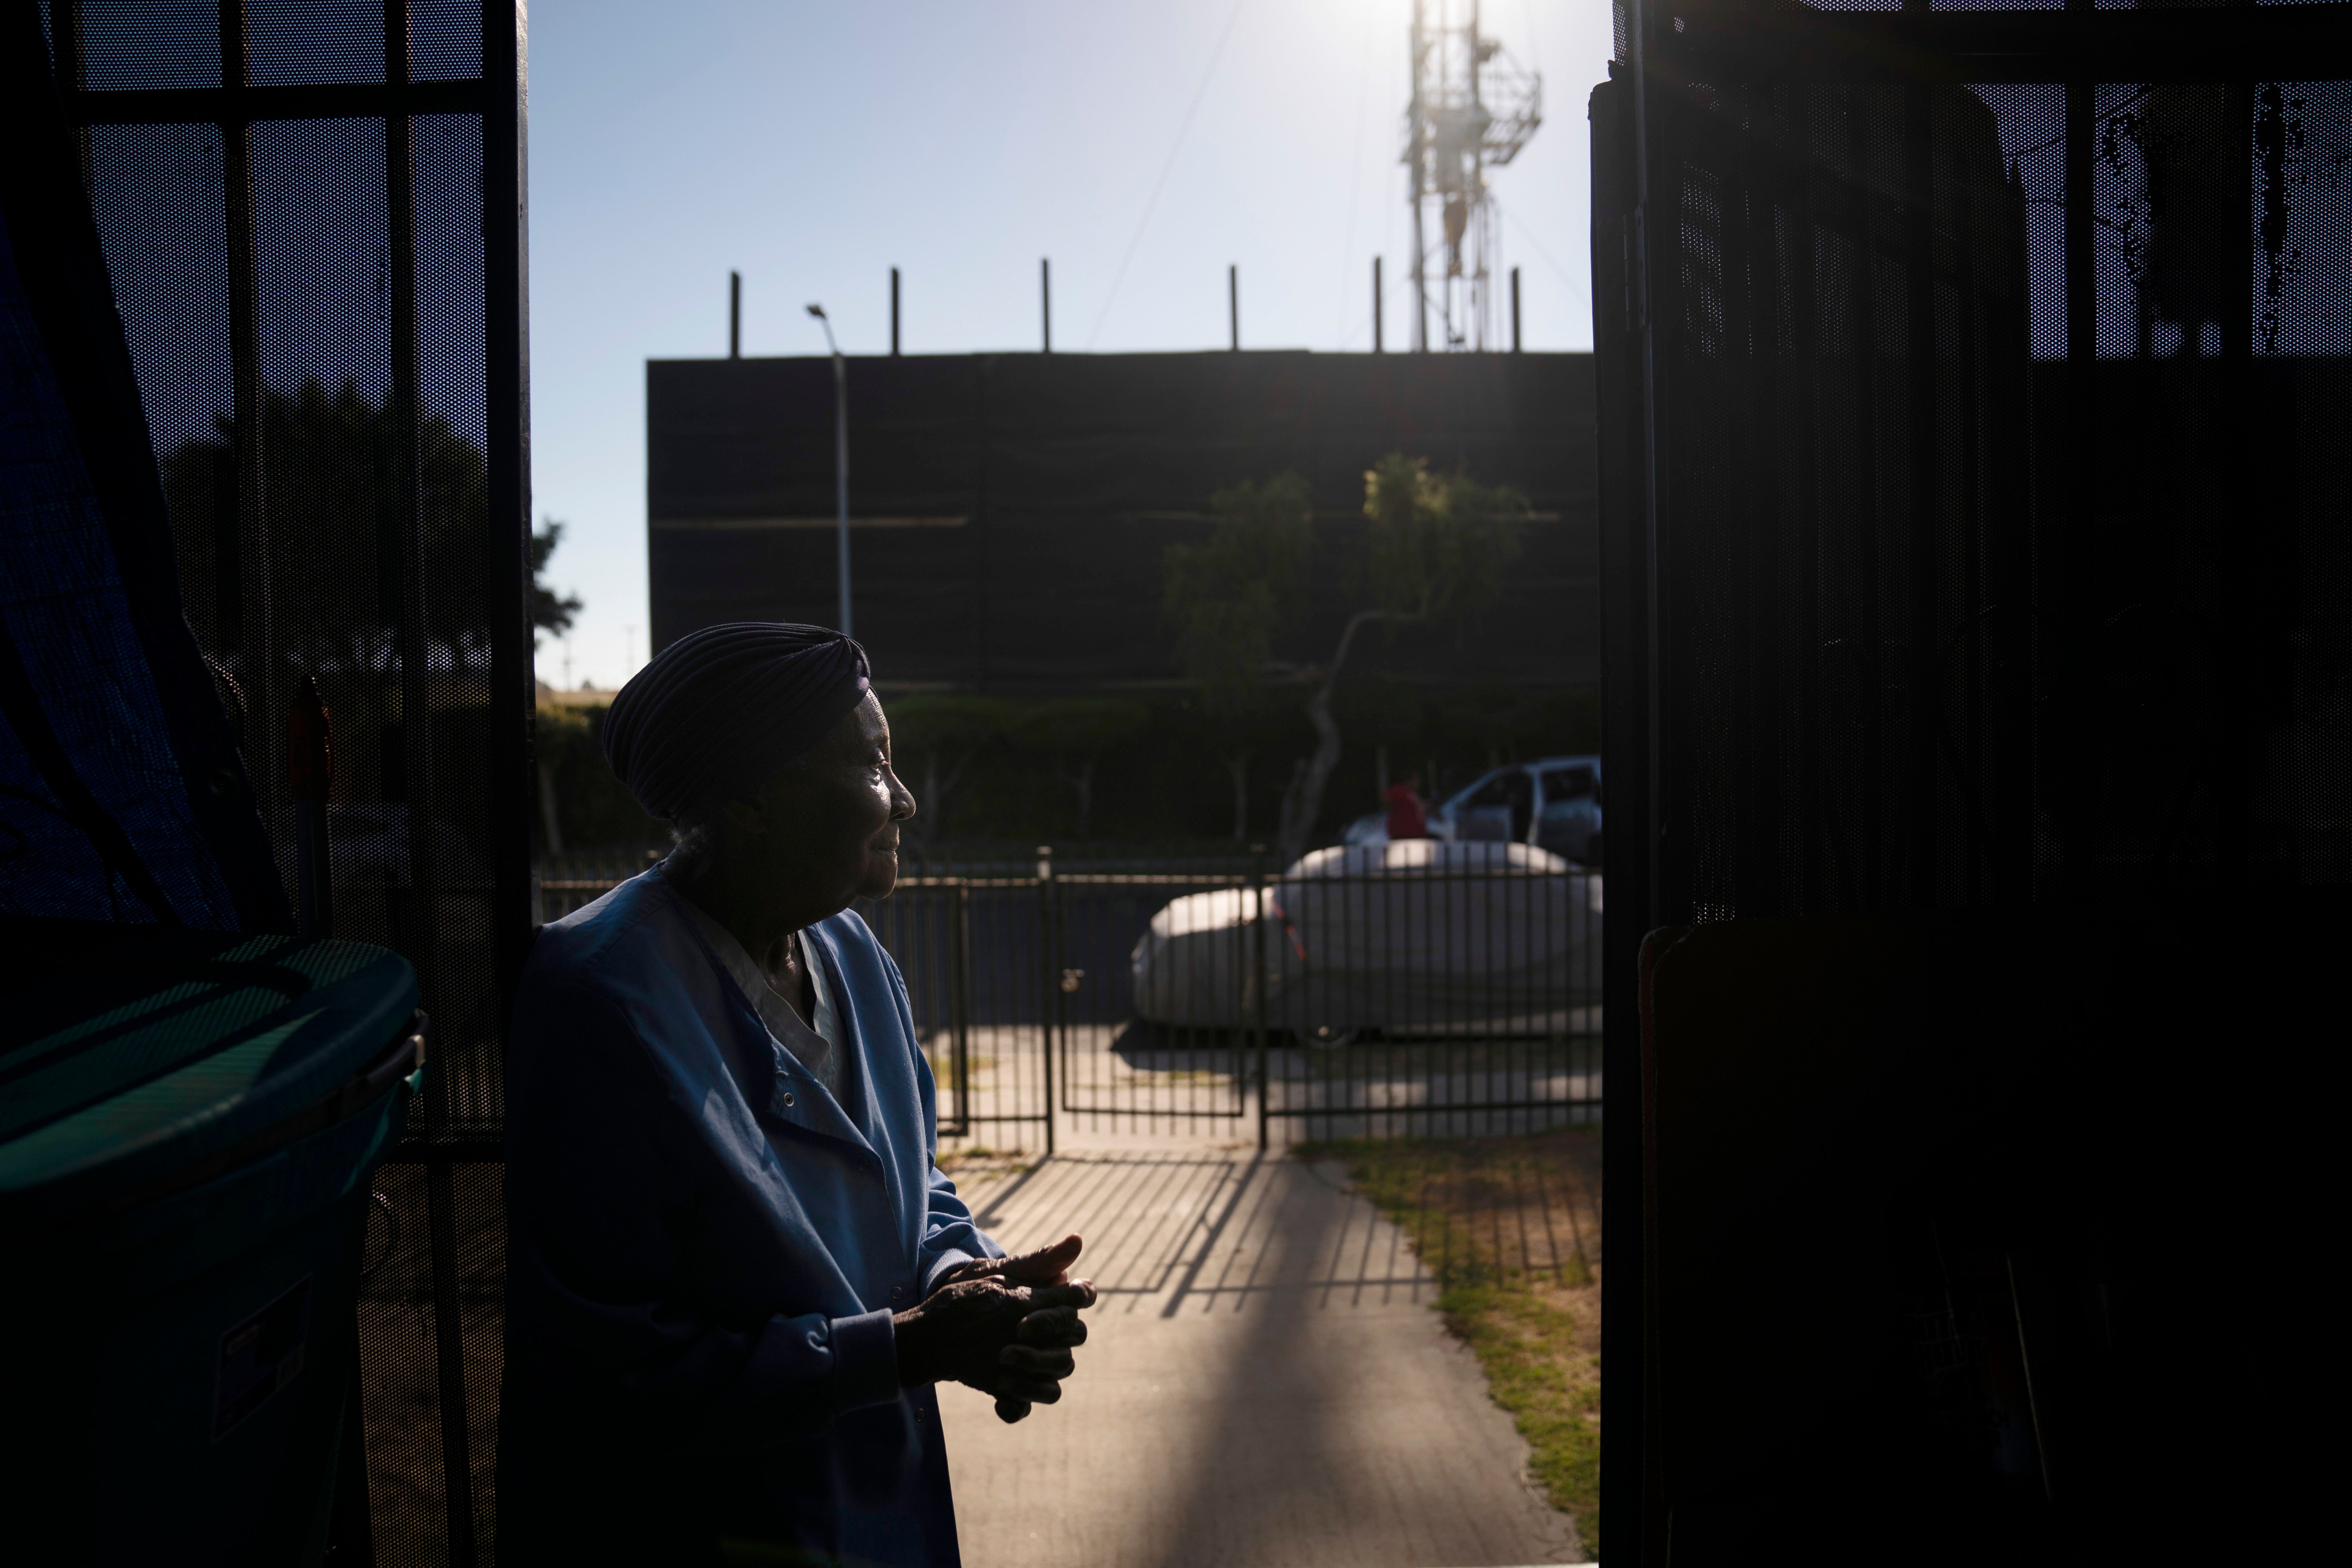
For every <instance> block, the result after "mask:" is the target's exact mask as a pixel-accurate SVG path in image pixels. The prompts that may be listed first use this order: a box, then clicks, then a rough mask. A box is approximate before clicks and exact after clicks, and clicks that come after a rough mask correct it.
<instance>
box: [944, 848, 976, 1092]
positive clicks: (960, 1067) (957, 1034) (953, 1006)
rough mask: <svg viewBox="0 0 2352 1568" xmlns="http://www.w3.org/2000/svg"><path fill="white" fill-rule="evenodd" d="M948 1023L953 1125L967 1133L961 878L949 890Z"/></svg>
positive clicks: (965, 902) (967, 953)
mask: <svg viewBox="0 0 2352 1568" xmlns="http://www.w3.org/2000/svg"><path fill="white" fill-rule="evenodd" d="M949 891H950V894H951V895H952V902H951V904H950V909H949V911H948V912H949V914H950V916H951V923H950V926H949V930H948V948H949V955H948V967H949V971H950V976H951V978H950V982H949V991H948V1016H949V1019H950V1024H949V1026H950V1028H951V1029H952V1030H953V1031H954V1036H953V1038H954V1042H955V1043H954V1046H953V1047H952V1048H953V1050H954V1052H955V1058H954V1059H955V1107H956V1125H957V1126H958V1127H959V1128H961V1129H962V1130H963V1132H964V1134H965V1135H966V1136H967V1137H969V1136H970V1135H971V885H970V884H968V883H967V882H965V881H964V880H963V879H961V877H959V878H957V879H955V880H954V883H953V885H952V886H951V887H950V889H949Z"/></svg>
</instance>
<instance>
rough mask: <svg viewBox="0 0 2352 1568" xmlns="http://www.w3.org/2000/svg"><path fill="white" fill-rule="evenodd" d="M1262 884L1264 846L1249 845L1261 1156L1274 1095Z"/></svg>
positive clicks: (1253, 1026)
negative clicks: (1268, 1051) (1267, 1031)
mask: <svg viewBox="0 0 2352 1568" xmlns="http://www.w3.org/2000/svg"><path fill="white" fill-rule="evenodd" d="M1265 881H1266V879H1265V845H1263V844H1253V845H1251V846H1250V869H1249V887H1250V899H1251V918H1250V921H1249V935H1250V956H1249V963H1250V967H1249V969H1248V971H1247V972H1246V973H1248V974H1249V976H1250V985H1249V988H1248V993H1249V994H1250V995H1251V996H1252V997H1254V998H1255V1006H1253V1007H1252V1008H1251V1009H1250V1025H1251V1032H1252V1034H1253V1035H1254V1036H1255V1046H1256V1047H1257V1049H1256V1055H1257V1147H1258V1152H1260V1153H1264V1152H1265V1149H1266V1143H1267V1135H1266V1122H1267V1121H1268V1119H1269V1118H1270V1117H1271V1116H1272V1115H1273V1106H1272V1105H1271V1103H1270V1097H1271V1096H1272V1094H1273V1092H1274V1090H1273V1088H1272V1086H1271V1084H1270V1083H1269V1082H1268V1074H1267V1072H1266V1066H1267V1063H1266V1039H1265V939H1266V930H1265V900H1266V886H1265ZM1236 1065H1238V1064H1236ZM1240 1077H1241V1074H1240V1073H1238V1072H1237V1073H1235V1074H1234V1078H1235V1079H1239V1078H1240Z"/></svg>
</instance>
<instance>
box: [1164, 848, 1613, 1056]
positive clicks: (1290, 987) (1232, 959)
mask: <svg viewBox="0 0 2352 1568" xmlns="http://www.w3.org/2000/svg"><path fill="white" fill-rule="evenodd" d="M1264 896H1265V911H1264V912H1265V918H1264V920H1263V921H1259V920H1258V919H1257V915H1258V902H1257V900H1258V898H1259V894H1258V893H1257V892H1256V891H1255V890H1254V889H1247V888H1221V889H1216V890H1215V891H1213V892H1206V893H1193V894H1191V895H1188V896H1187V897H1184V898H1181V899H1178V900H1175V901H1174V902H1172V903H1171V904H1169V905H1168V906H1167V907H1166V908H1165V909H1162V910H1160V912H1159V913H1157V914H1155V915H1153V916H1152V918H1151V922H1150V925H1149V926H1148V927H1147V928H1146V929H1145V931H1144V933H1143V935H1142V936H1141V937H1140V938H1139V939H1138V940H1137V942H1136V944H1135V949H1134V952H1132V954H1131V955H1130V957H1129V965H1130V973H1131V978H1132V980H1133V983H1134V995H1135V1005H1136V1011H1137V1013H1138V1014H1139V1015H1140V1016H1142V1017H1143V1018H1144V1019H1145V1020H1146V1021H1147V1022H1151V1023H1158V1024H1168V1025H1177V1026H1189V1027H1195V1028H1213V1029H1234V1028H1244V1027H1248V1026H1251V1025H1253V1024H1254V1023H1255V1022H1256V1021H1257V1018H1258V1016H1259V1013H1258V992H1257V986H1258V978H1259V976H1260V974H1263V975H1264V977H1265V1022H1266V1024H1267V1025H1268V1026H1272V1027H1275V1028H1279V1029H1286V1030H1288V1031H1290V1032H1292V1033H1294V1034H1296V1035H1298V1036H1299V1037H1303V1038H1308V1039H1318V1040H1334V1039H1344V1038H1347V1037H1350V1036H1353V1035H1355V1034H1358V1033H1360V1032H1361V1031H1364V1030H1367V1029H1379V1030H1381V1031H1382V1032H1383V1033H1384V1034H1387V1035H1390V1036H1398V1035H1414V1036H1443V1035H1475V1036H1481V1037H1487V1036H1494V1035H1498V1034H1504V1035H1529V1034H1534V1035H1547V1034H1554V1033H1559V1032H1562V1031H1564V1030H1566V1029H1567V1028H1568V1027H1569V1015H1570V1012H1571V1011H1572V1010H1573V1009H1576V1008H1579V1007H1589V1006H1591V1005H1594V1004H1596V1003H1598V1002H1599V1000H1600V985H1601V968H1600V948H1601V877H1600V875H1599V874H1598V873H1595V872H1585V871H1578V870H1577V869H1576V868H1574V867H1572V866H1570V864H1569V862H1568V861H1566V860H1565V859H1563V858H1560V857H1559V856H1558V855H1555V854H1553V853H1551V852H1550V851H1549V850H1547V849H1542V848H1538V847H1535V846H1533V845H1528V844H1507V843H1494V842H1487V841H1479V840H1472V841H1469V842H1462V843H1457V842H1453V841H1450V840H1446V839H1437V838H1423V839H1410V840H1402V841H1400V842H1397V843H1394V844H1371V845H1354V846H1342V847H1336V848H1330V849H1318V850H1317V851H1316V852H1315V853H1314V854H1311V855H1309V856H1307V858H1305V859H1303V860H1301V861H1299V862H1298V863H1297V865H1295V866H1293V867H1291V868H1289V869H1288V870H1287V871H1286V872H1284V873H1283V874H1282V876H1281V877H1280V878H1279V879H1276V882H1275V883H1274V885H1273V886H1272V887H1270V888H1269V889H1266V890H1265V895H1264ZM1253 929H1255V930H1256V931H1257V932H1258V933H1259V935H1258V946H1259V947H1260V948H1261V949H1262V951H1261V952H1257V953H1253V952H1252V942H1251V940H1250V932H1251V931H1252V930H1253Z"/></svg>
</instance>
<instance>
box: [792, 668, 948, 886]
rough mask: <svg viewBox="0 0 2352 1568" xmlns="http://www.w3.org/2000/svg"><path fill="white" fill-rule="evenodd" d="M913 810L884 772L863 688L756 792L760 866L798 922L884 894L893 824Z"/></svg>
mask: <svg viewBox="0 0 2352 1568" xmlns="http://www.w3.org/2000/svg"><path fill="white" fill-rule="evenodd" d="M914 815H915V797H914V796H913V795H909V794H908V793H907V786H906V785H905V784H900V783H899V782H898V774H897V773H895V772H893V771H892V770H891V766H890V725H889V722H888V721H887V720H886V719H884V718H883V717H882V704H881V702H880V700H877V698H876V697H875V696H874V694H873V693H871V692H868V693H866V696H865V697H864V698H863V699H862V700H859V702H858V704H857V706H856V707H855V708H853V709H851V710H849V712H848V713H847V714H846V715H845V717H844V718H843V719H842V721H841V722H840V723H838V724H836V725H835V726H834V727H833V729H832V731H830V732H829V733H828V734H827V735H826V736H825V738H824V740H823V741H821V742H818V743H817V746H816V749H815V750H814V751H813V752H810V753H809V754H808V755H807V756H806V757H804V758H803V759H802V761H801V762H800V763H798V764H796V765H795V766H793V767H792V768H790V769H788V770H787V771H786V772H785V773H783V774H782V776H781V777H779V778H778V779H777V780H776V781H775V783H774V784H771V785H770V786H769V787H768V789H767V790H766V791H765V792H763V793H762V795H761V798H760V802H759V806H758V816H759V818H760V822H759V836H760V837H761V840H762V841H763V842H764V844H765V846H766V847H767V849H768V854H767V855H766V856H765V857H763V858H765V859H767V860H768V862H769V863H768V865H767V866H766V867H765V868H763V869H764V871H765V872H766V874H767V875H769V876H771V877H773V878H774V879H776V882H777V884H778V891H779V892H780V893H781V894H782V895H783V896H784V897H785V898H786V899H787V900H789V901H790V902H791V903H792V904H793V906H794V907H795V911H796V914H799V915H800V923H805V922H806V921H815V920H822V919H824V917H825V916H826V915H832V914H838V913H839V912H840V911H841V910H845V909H847V908H848V907H849V906H850V904H851V903H852V902H853V901H854V900H858V899H879V898H884V897H887V895H888V893H889V891H890V889H892V888H893V887H895V886H896V885H897V884H898V825H899V824H900V823H902V822H904V821H906V820H907V819H908V817H910V816H914ZM819 905H822V906H823V909H822V910H821V912H813V913H802V912H801V911H803V910H816V908H817V906H819Z"/></svg>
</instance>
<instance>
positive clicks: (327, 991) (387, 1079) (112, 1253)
mask: <svg viewBox="0 0 2352 1568" xmlns="http://www.w3.org/2000/svg"><path fill="white" fill-rule="evenodd" d="M14 947H15V951H13V952H11V953H10V955H9V958H10V962H9V965H8V971H7V973H8V979H7V981H6V983H5V984H0V1007H5V1014H0V1017H4V1018H5V1026H6V1032H5V1035H0V1244H5V1253H0V1256H5V1258H6V1259H7V1266H6V1283H5V1289H0V1325H5V1338H0V1343H5V1345H6V1346H7V1347H8V1351H7V1356H6V1359H7V1361H8V1362H9V1363H12V1364H11V1365H10V1370H9V1372H8V1373H7V1375H6V1384H7V1388H8V1397H7V1405H8V1409H9V1415H10V1425H11V1427H12V1428H13V1432H12V1436H13V1437H14V1439H15V1441H14V1442H12V1444H11V1447H14V1448H16V1452H17V1453H18V1455H19V1456H20V1457H21V1458H20V1459H19V1460H18V1461H17V1462H16V1463H14V1464H12V1465H10V1466H7V1467H0V1474H5V1480H0V1495H5V1496H6V1498H7V1503H6V1510H5V1512H6V1518H7V1519H8V1520H9V1521H11V1522H10V1525H9V1526H7V1527H5V1528H7V1529H8V1531H9V1533H10V1535H11V1536H13V1537H14V1538H15V1540H14V1544H15V1545H18V1546H30V1545H31V1544H32V1541H33V1539H35V1538H37V1539H39V1540H40V1542H41V1544H40V1545H39V1546H38V1547H37V1548H35V1549H34V1550H35V1552H36V1556H35V1557H26V1558H24V1559H22V1560H23V1561H26V1562H31V1561H35V1560H36V1557H37V1560H38V1561H40V1562H43V1563H108V1564H112V1563H141V1564H152V1563H173V1564H175V1565H177V1564H187V1565H194V1564H199V1563H221V1564H232V1563H233V1564H239V1565H243V1564H278V1563H287V1564H294V1563H317V1562H319V1561H320V1559H321V1558H322V1557H323V1556H324V1554H325V1552H326V1549H327V1543H328V1537H329V1528H330V1523H331V1519H332V1517H333V1511H334V1486H335V1479H336V1476H337V1474H338V1464H339V1447H340V1444H341V1438H342V1435H343V1433H344V1431H345V1429H346V1427H345V1406H346V1403H347V1400H348V1398H349V1395H350V1393H351V1390H352V1388H353V1387H354V1386H355V1380H354V1378H353V1375H352V1373H353V1363H352V1358H353V1357H354V1356H355V1355H356V1353H357V1350H356V1346H357V1339H356V1335H355V1333H354V1331H353V1325H352V1309H353V1301H354V1297H355V1295H356V1292H357V1289H358V1280H359V1271H360V1268H361V1258H360V1249H361V1245H362V1237H363V1236H364V1234H365V1228H366V1217H367V1203H368V1194H369V1192H370V1190H371V1189H370V1179H371V1177H372V1176H373V1173H374V1171H375V1168H376V1167H377V1165H378V1164H380V1163H382V1162H383V1157H384V1155H385V1154H386V1153H387V1152H390V1150H391V1148H392V1146H393V1145H394V1143H395V1142H397V1141H398V1139H399V1136H400V1132H401V1128H402V1123H403V1119H404V1115H405V1112H406V1110H407V1102H408V1100H409V1099H410V1097H411V1096H412V1095H413V1094H414V1093H415V1089H416V1088H417V1086H418V1083H419V1081H420V1079H421V1075H422V1066H423V1054H424V1049H425V1038H424V1019H423V1016H422V1015H420V1014H418V1013H417V1012H416V1002H417V987H416V975H415V970H414V969H412V968H411V967H410V965H409V963H408V961H407V960H405V959H404V958H402V957H400V956H399V955H398V954H396V953H393V952H387V951H385V950H384V949H383V948H379V947H372V946H368V945H366V944H365V943H362V942H305V941H300V940H298V939H296V938H292V937H285V936H264V937H228V938H219V937H215V938H211V939H208V940H199V939H191V938H187V937H184V936H170V935H162V934H159V935H156V936H153V937H152V938H149V939H146V940H143V941H130V940H126V939H124V938H122V937H121V936H119V935H114V934H107V935H98V934H90V935H87V936H83V937H79V938H76V937H71V936H60V935H58V933H55V932H51V933H47V936H46V937H34V938H30V939H23V938H19V939H18V940H16V942H15V943H14ZM28 1439H29V1440H28ZM362 1506H364V1503H363V1500H362ZM11 1554H12V1555H13V1552H12V1553H11Z"/></svg>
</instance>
